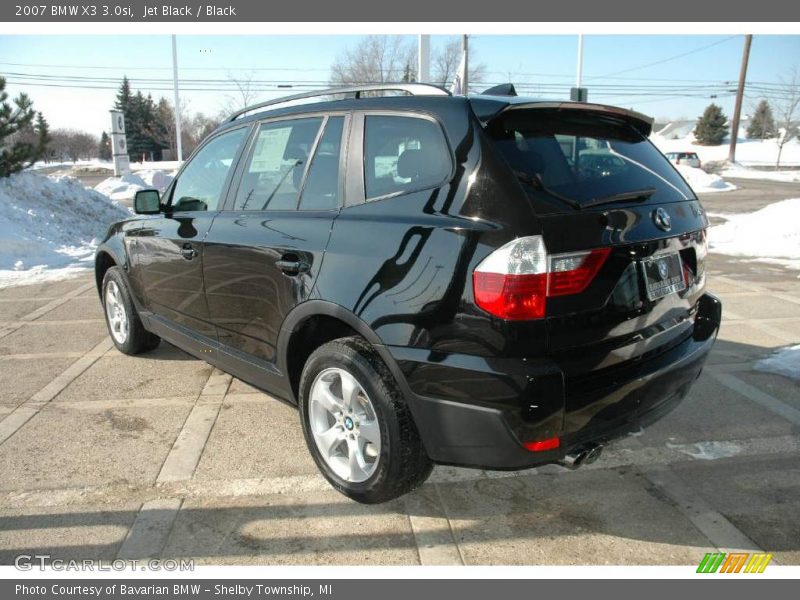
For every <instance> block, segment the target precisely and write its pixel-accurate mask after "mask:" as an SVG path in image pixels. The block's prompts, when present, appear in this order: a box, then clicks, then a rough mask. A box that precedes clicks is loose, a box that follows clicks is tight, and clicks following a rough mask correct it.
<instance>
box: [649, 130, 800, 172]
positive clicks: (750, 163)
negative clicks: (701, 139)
mask: <svg viewBox="0 0 800 600" xmlns="http://www.w3.org/2000/svg"><path fill="white" fill-rule="evenodd" d="M693 129H694V127H693V125H692V126H691V127H689V126H687V127H682V128H678V129H675V130H670V129H669V125H667V127H665V128H664V129H662V130H661V131H659V132H656V133H654V134H652V135H651V136H650V140H651V141H652V142H653V143H654V144H655V145H656V147H657V148H658V149H659V150H661V151H662V152H664V153H666V152H684V151H688V152H696V153H697V155H698V156H699V157H700V160H701V162H702V163H703V164H704V165H705V164H706V163H711V162H723V161H726V160H727V159H728V150H729V148H728V144H729V143H730V140H729V139H728V138H726V139H725V141H724V142H723V143H722V144H721V145H719V146H700V145H699V144H697V143H696V142H695V140H694V134H693V133H692V131H693ZM662 132H664V133H666V135H662ZM676 136H677V139H673V138H674V137H676ZM777 157H778V145H777V144H776V143H775V140H763V141H761V140H748V139H747V138H746V137H745V132H744V130H743V129H740V131H739V137H738V138H737V140H736V162H737V163H738V164H739V165H741V166H744V167H774V166H775V161H776V159H777ZM781 166H782V167H797V166H800V141H798V140H796V139H795V140H792V141H790V142H788V143H787V144H786V145H785V146H784V147H783V152H782V154H781Z"/></svg>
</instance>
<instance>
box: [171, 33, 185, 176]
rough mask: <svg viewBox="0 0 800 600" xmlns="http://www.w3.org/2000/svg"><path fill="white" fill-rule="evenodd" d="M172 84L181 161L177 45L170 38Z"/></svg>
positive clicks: (181, 144) (181, 158)
mask: <svg viewBox="0 0 800 600" xmlns="http://www.w3.org/2000/svg"><path fill="white" fill-rule="evenodd" d="M172 84H173V87H174V89H175V136H176V137H177V138H178V139H177V149H178V160H183V143H182V142H181V101H180V97H179V96H178V43H177V41H176V39H175V36H174V35H173V36H172Z"/></svg>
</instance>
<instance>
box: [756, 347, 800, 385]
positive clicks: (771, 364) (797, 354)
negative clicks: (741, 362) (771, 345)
mask: <svg viewBox="0 0 800 600" xmlns="http://www.w3.org/2000/svg"><path fill="white" fill-rule="evenodd" d="M755 368H756V370H757V371H765V372H767V373H776V374H778V375H783V376H784V377H789V378H791V379H796V380H798V381H800V344H798V345H797V346H788V347H786V348H781V349H780V350H776V351H775V352H774V353H773V354H772V356H769V357H767V358H764V359H762V360H760V361H758V362H757V363H756V364H755Z"/></svg>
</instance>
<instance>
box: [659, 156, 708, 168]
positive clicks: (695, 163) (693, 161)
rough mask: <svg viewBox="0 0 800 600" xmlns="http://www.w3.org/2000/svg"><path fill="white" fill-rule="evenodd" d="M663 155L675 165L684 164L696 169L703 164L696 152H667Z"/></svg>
mask: <svg viewBox="0 0 800 600" xmlns="http://www.w3.org/2000/svg"><path fill="white" fill-rule="evenodd" d="M665 156H666V157H667V158H668V159H669V162H671V163H673V164H675V165H686V166H687V167H695V168H696V169H699V168H700V167H702V166H703V165H702V163H701V162H700V157H699V156H697V152H667V153H666V155H665Z"/></svg>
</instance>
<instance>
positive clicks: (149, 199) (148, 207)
mask: <svg viewBox="0 0 800 600" xmlns="http://www.w3.org/2000/svg"><path fill="white" fill-rule="evenodd" d="M133 210H134V212H135V213H136V214H137V215H156V214H158V213H160V212H161V195H160V194H159V193H158V190H139V191H138V192H136V195H135V196H134V197H133Z"/></svg>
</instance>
